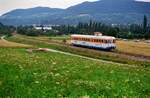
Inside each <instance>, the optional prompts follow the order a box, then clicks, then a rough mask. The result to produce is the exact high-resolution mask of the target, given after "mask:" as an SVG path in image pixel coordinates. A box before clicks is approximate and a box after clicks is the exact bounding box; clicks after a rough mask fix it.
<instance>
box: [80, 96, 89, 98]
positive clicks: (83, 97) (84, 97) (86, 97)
mask: <svg viewBox="0 0 150 98" xmlns="http://www.w3.org/2000/svg"><path fill="white" fill-rule="evenodd" d="M81 98H90V96H87V95H86V96H82V97H81Z"/></svg>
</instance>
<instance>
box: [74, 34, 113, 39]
mask: <svg viewBox="0 0 150 98" xmlns="http://www.w3.org/2000/svg"><path fill="white" fill-rule="evenodd" d="M71 37H84V38H97V39H115V37H112V36H96V35H79V34H73V35H71Z"/></svg>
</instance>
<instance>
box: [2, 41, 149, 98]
mask: <svg viewBox="0 0 150 98" xmlns="http://www.w3.org/2000/svg"><path fill="white" fill-rule="evenodd" d="M18 41H19V40H18ZM26 43H27V42H26ZM33 44H34V43H33ZM41 45H42V44H41ZM45 45H47V44H45ZM149 96H150V70H149V68H144V67H139V66H137V67H136V66H134V67H133V66H126V65H124V66H123V65H120V66H119V65H116V64H109V63H102V62H99V61H92V60H87V59H83V58H79V57H74V56H68V55H63V54H59V53H53V52H33V53H28V52H26V51H25V49H11V48H0V97H1V98H62V97H68V98H86V97H87V98H88V97H91V98H98V97H100V98H114V97H118V98H129V97H131V98H148V97H149Z"/></svg>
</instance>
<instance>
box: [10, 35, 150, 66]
mask: <svg viewBox="0 0 150 98" xmlns="http://www.w3.org/2000/svg"><path fill="white" fill-rule="evenodd" d="M9 40H11V41H15V42H18V43H24V44H31V45H33V46H35V47H43V48H52V49H56V50H60V51H65V52H70V53H74V54H79V55H83V56H88V57H92V58H97V59H103V60H108V61H113V62H118V63H124V64H131V65H140V66H145V67H147V66H150V62H148V60H146V61H145V60H144V61H143V59H142V60H139V58H134V57H131V56H126V55H122V54H120V53H119V54H118V53H113V52H104V51H99V50H98V51H97V50H93V49H86V48H77V47H72V46H70V45H65V44H64V43H63V42H62V41H61V40H59V42H56V41H54V40H52V39H51V40H49V38H48V37H27V36H20V35H17V36H13V37H11V38H9ZM55 40H56V38H55Z"/></svg>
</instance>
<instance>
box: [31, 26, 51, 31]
mask: <svg viewBox="0 0 150 98" xmlns="http://www.w3.org/2000/svg"><path fill="white" fill-rule="evenodd" d="M34 29H36V30H44V31H45V30H52V27H51V26H34Z"/></svg>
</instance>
